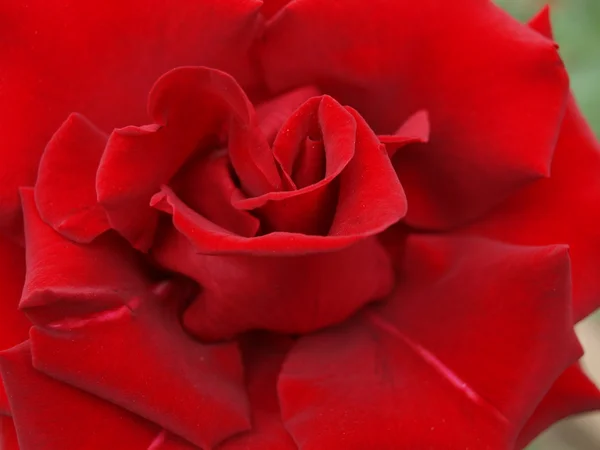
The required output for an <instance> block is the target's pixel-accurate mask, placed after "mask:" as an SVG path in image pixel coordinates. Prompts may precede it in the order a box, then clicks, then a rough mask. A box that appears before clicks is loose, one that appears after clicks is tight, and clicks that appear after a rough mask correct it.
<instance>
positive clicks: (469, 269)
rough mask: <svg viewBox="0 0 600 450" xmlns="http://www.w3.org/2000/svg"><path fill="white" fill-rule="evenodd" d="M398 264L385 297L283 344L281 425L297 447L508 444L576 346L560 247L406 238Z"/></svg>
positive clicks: (564, 257) (304, 449)
mask: <svg viewBox="0 0 600 450" xmlns="http://www.w3.org/2000/svg"><path fill="white" fill-rule="evenodd" d="M403 269H404V270H403V273H404V277H403V282H402V283H401V284H400V285H399V286H398V290H397V292H396V293H395V294H394V295H393V297H392V298H391V300H390V302H388V303H385V304H383V305H382V306H381V307H379V308H376V309H373V310H370V311H367V312H365V313H364V314H362V315H360V316H358V317H357V318H355V319H353V320H352V321H350V322H349V323H347V324H344V325H342V326H339V327H337V328H333V329H330V330H328V331H325V332H322V333H318V334H315V335H313V336H308V337H302V338H300V340H299V342H298V344H297V345H296V346H295V347H294V348H293V349H292V350H291V351H290V353H289V355H288V357H287V359H286V361H285V363H284V365H283V369H282V374H281V375H280V379H279V388H278V389H279V396H280V402H281V407H282V413H283V417H284V422H285V425H286V428H287V429H288V431H290V433H291V434H292V436H293V437H294V440H295V441H296V442H297V443H298V445H299V447H300V448H301V449H302V450H309V449H322V448H327V449H332V450H333V449H344V450H348V449H364V448H382V449H383V448H386V449H387V448H390V449H391V448H394V449H395V448H407V449H408V448H411V449H412V448H444V447H447V446H448V443H449V442H451V443H452V445H453V447H454V448H478V449H479V448H481V449H484V448H489V449H499V448H512V443H513V442H514V439H516V436H517V433H518V431H519V430H520V428H521V426H522V425H523V424H524V422H525V420H526V419H527V418H528V417H529V415H530V414H531V413H532V412H533V410H534V408H535V407H536V405H537V404H538V403H539V401H540V400H541V399H542V397H543V395H544V394H545V393H546V391H547V390H548V389H549V387H550V385H551V384H552V383H553V382H554V380H555V379H556V378H557V377H558V376H559V375H560V373H561V372H562V371H563V370H565V369H566V367H568V366H569V365H570V364H571V363H572V362H573V361H576V360H577V358H578V357H579V355H580V354H581V350H580V348H579V346H578V344H577V339H576V337H575V334H574V332H573V329H572V319H571V317H570V282H569V259H568V255H567V251H566V248H564V247H560V246H554V247H541V248H536V247H517V246H510V245H506V244H501V243H497V242H493V241H486V240H483V239H473V240H468V239H453V238H444V237H431V236H413V237H411V238H410V239H409V241H408V244H407V253H406V256H405V259H404V263H403ZM474 274H475V275H474ZM524 373H525V374H524ZM356 424H360V426H357V425H356Z"/></svg>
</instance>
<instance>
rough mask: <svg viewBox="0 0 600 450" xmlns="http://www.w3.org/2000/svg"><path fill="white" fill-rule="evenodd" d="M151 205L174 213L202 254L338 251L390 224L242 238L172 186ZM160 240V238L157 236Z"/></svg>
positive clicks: (175, 222) (175, 220) (177, 224)
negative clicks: (347, 231)
mask: <svg viewBox="0 0 600 450" xmlns="http://www.w3.org/2000/svg"><path fill="white" fill-rule="evenodd" d="M151 204H152V206H154V207H155V208H156V209H158V210H159V211H163V212H165V213H167V214H170V215H172V216H173V225H174V226H175V228H176V229H177V230H178V231H179V232H180V233H181V234H182V235H183V236H185V237H186V238H187V239H189V240H190V242H192V244H193V245H194V248H195V249H196V251H197V252H200V253H204V254H215V255H225V254H251V255H265V256H267V255H273V253H276V254H278V255H281V256H285V255H305V254H313V253H322V252H326V251H332V250H340V249H344V248H347V247H349V246H351V245H352V244H354V243H357V242H360V241H362V240H364V239H365V238H367V237H369V236H372V235H376V234H377V233H379V232H381V231H383V230H384V229H385V228H387V227H388V226H389V225H388V224H384V225H383V226H381V227H380V228H376V229H372V230H369V231H368V232H364V233H359V234H353V235H346V236H316V235H305V234H298V233H288V232H273V233H268V234H265V235H262V236H256V237H251V238H247V237H243V236H239V235H236V234H233V233H231V232H230V231H228V230H226V229H224V228H222V227H220V226H219V225H216V224H215V223H213V222H211V221H210V220H208V219H206V218H205V217H204V216H202V215H200V214H198V213H197V212H196V211H193V210H192V209H191V208H189V207H188V206H187V205H186V204H185V203H183V202H182V201H181V200H180V199H179V198H178V197H177V196H176V195H175V194H174V193H173V191H172V190H171V189H169V188H168V187H166V186H163V187H162V189H161V192H160V193H158V194H157V195H155V196H154V197H153V198H152V203H151ZM158 239H159V240H160V237H159V238H158Z"/></svg>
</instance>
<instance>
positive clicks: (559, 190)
mask: <svg viewBox="0 0 600 450" xmlns="http://www.w3.org/2000/svg"><path fill="white" fill-rule="evenodd" d="M532 26H535V27H537V28H538V29H539V30H540V31H541V30H549V29H550V24H549V17H548V10H547V9H545V10H543V11H542V12H541V13H540V14H539V15H538V16H537V17H536V18H535V19H534V21H533V23H532ZM599 174H600V144H599V143H598V140H597V139H596V137H595V136H594V133H593V132H592V130H591V129H590V128H589V126H588V124H587V123H586V121H585V119H584V118H583V117H582V116H581V113H580V111H579V108H578V107H577V104H576V102H575V100H574V98H573V97H572V96H571V97H570V99H569V102H568V106H567V112H566V115H565V118H564V120H563V123H562V126H561V129H560V135H559V138H558V142H557V144H556V150H555V156H554V160H553V163H552V175H551V177H550V178H549V179H546V180H540V181H538V182H536V183H535V184H533V185H532V186H530V187H528V188H526V189H524V190H522V191H520V192H518V193H517V194H515V195H514V196H513V197H511V198H510V199H508V200H507V201H506V202H505V203H504V204H502V205H501V206H500V207H498V208H496V209H495V210H494V211H492V212H491V213H490V214H489V215H487V216H486V217H484V218H483V219H482V220H481V221H479V222H476V223H475V224H474V225H472V226H471V227H469V228H468V229H466V230H465V232H467V233H470V234H472V233H479V234H484V235H486V236H491V237H494V238H497V239H502V240H506V241H509V242H514V243H518V244H526V245H547V244H550V243H556V242H561V243H565V244H568V245H569V248H570V252H571V258H572V262H573V308H574V314H575V319H576V320H577V321H579V320H581V319H582V318H584V317H585V316H587V315H588V314H590V313H591V312H593V311H594V310H595V309H597V308H598V307H600V230H599V228H598V225H597V224H599V223H600V209H599V208H598V204H599V203H600V176H599Z"/></svg>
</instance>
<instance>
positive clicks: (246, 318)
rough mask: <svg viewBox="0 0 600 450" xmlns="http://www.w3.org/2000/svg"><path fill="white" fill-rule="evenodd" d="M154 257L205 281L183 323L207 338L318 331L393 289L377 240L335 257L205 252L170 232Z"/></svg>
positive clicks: (200, 281) (390, 273)
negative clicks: (253, 332) (258, 331)
mask: <svg viewBox="0 0 600 450" xmlns="http://www.w3.org/2000/svg"><path fill="white" fill-rule="evenodd" d="M152 254H153V256H154V257H155V258H156V260H157V261H158V262H159V263H160V264H162V265H163V266H165V267H166V268H168V269H171V270H174V271H176V272H179V273H182V274H184V275H187V276H188V277H190V278H192V279H194V280H196V281H197V282H198V283H199V284H200V286H201V291H200V293H199V295H198V296H197V298H196V299H195V301H194V302H193V303H192V304H191V305H190V306H189V307H188V308H187V310H186V312H185V313H184V316H183V321H184V325H185V326H186V328H187V329H188V331H190V332H191V333H192V334H194V335H196V336H198V337H201V338H202V339H206V340H218V339H223V338H231V337H232V336H235V335H236V334H237V333H240V332H243V331H248V330H253V329H266V330H271V331H278V332H283V333H304V332H309V331H314V330H316V329H319V328H321V327H324V326H328V325H331V324H333V323H337V322H340V321H342V320H344V319H346V318H347V317H348V316H349V315H351V314H352V313H354V312H355V311H356V310H358V309H359V308H360V307H361V306H363V305H364V304H366V303H368V302H371V301H374V300H377V299H379V298H381V297H383V296H385V295H387V294H388V293H389V292H390V290H391V289H392V284H393V271H392V268H391V265H390V261H389V258H388V256H387V254H386V253H385V251H384V250H383V248H382V247H381V245H380V244H379V242H378V241H377V240H376V239H375V238H368V239H364V240H361V241H359V242H357V243H356V244H354V245H351V246H349V247H347V248H345V249H342V250H338V251H335V252H324V253H312V254H302V253H299V254H297V255H281V254H280V253H279V252H278V253H275V254H271V255H264V256H258V255H247V254H243V255H206V254H201V253H198V251H197V249H196V247H194V245H192V243H190V241H189V240H188V239H187V238H186V237H185V236H184V235H182V234H181V233H179V232H177V230H174V229H170V230H168V231H165V233H163V235H162V236H161V239H160V240H159V241H158V242H157V244H156V246H155V247H154V248H153V250H152Z"/></svg>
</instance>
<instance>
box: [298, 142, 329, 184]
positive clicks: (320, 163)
mask: <svg viewBox="0 0 600 450" xmlns="http://www.w3.org/2000/svg"><path fill="white" fill-rule="evenodd" d="M323 177H325V145H324V144H323V141H322V140H321V139H318V140H315V139H313V138H311V137H310V136H309V137H307V138H306V139H305V140H304V150H302V151H301V152H300V155H299V156H298V158H297V159H296V162H295V163H294V170H293V172H292V180H293V181H294V183H295V184H296V186H297V187H298V188H303V187H306V186H310V185H311V184H315V183H317V182H318V181H319V180H322V179H323Z"/></svg>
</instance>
